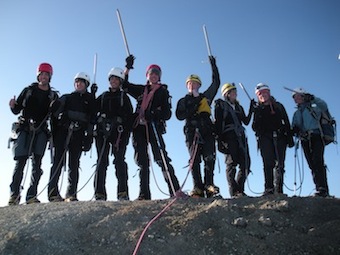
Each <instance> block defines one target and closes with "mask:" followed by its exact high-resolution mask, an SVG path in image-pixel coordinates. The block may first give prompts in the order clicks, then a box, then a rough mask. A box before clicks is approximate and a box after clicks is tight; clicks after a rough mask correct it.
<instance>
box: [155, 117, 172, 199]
mask: <svg viewBox="0 0 340 255" xmlns="http://www.w3.org/2000/svg"><path fill="white" fill-rule="evenodd" d="M151 126H152V130H153V132H154V134H155V137H156V141H157V145H158V148H159V151H160V154H161V157H162V161H163V164H164V168H165V172H166V174H167V176H168V178H169V183H170V186H171V189H172V192H173V194H174V196H175V195H176V190H175V187H174V184H173V183H172V179H171V176H170V173H169V167H168V164H167V161H166V159H165V155H164V151H163V148H162V145H161V142H160V139H159V136H158V132H157V129H156V125H155V122H154V121H152V122H151Z"/></svg>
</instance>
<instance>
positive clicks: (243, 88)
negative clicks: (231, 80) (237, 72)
mask: <svg viewBox="0 0 340 255" xmlns="http://www.w3.org/2000/svg"><path fill="white" fill-rule="evenodd" d="M238 85H240V87H241V89H242V90H243V91H244V92H245V93H246V95H247V97H248V98H249V100H250V101H251V100H252V98H251V97H250V96H249V94H248V91H247V90H246V88H245V87H244V86H243V84H242V83H241V82H239V83H238Z"/></svg>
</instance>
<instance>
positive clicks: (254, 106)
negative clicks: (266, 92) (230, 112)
mask: <svg viewBox="0 0 340 255" xmlns="http://www.w3.org/2000/svg"><path fill="white" fill-rule="evenodd" d="M256 107H257V104H256V102H255V99H252V100H250V105H249V113H251V112H254V111H255V108H256Z"/></svg>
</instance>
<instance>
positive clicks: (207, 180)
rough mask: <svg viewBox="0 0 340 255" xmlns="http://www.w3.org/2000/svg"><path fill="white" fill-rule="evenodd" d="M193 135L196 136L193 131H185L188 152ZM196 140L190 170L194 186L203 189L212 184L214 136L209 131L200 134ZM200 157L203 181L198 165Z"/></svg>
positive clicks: (214, 152) (214, 153) (214, 149)
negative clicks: (196, 144)
mask: <svg viewBox="0 0 340 255" xmlns="http://www.w3.org/2000/svg"><path fill="white" fill-rule="evenodd" d="M196 135H198V134H196ZM195 137H197V136H195V133H193V132H188V133H186V144H187V147H188V149H189V153H191V152H192V151H193V147H194V146H193V144H194V142H195V141H194V138H195ZM197 142H198V149H197V152H196V154H195V158H194V162H193V166H192V169H191V171H192V178H193V183H194V187H195V188H199V189H200V190H202V191H203V190H204V188H205V186H209V185H214V167H215V157H216V147H215V137H214V136H213V134H212V133H211V132H207V133H206V134H204V136H201V137H200V138H199V140H198V141H197ZM195 143H196V142H195ZM191 156H192V155H191ZM202 159H203V161H204V181H203V179H202V174H201V167H200V163H201V160H202Z"/></svg>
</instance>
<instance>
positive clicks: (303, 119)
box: [292, 88, 329, 197]
mask: <svg viewBox="0 0 340 255" xmlns="http://www.w3.org/2000/svg"><path fill="white" fill-rule="evenodd" d="M293 99H294V102H295V104H296V105H297V110H296V111H295V113H294V115H293V121H292V127H293V131H294V134H295V135H296V136H297V137H298V138H299V139H300V141H301V145H302V149H303V152H304V154H305V157H306V160H307V163H308V166H309V168H310V169H311V171H312V176H313V181H314V184H315V188H316V192H315V194H314V195H315V196H320V197H328V196H329V189H328V182H327V171H326V166H325V161H324V152H325V142H324V141H323V139H322V129H321V126H320V123H321V118H322V114H323V113H324V112H327V111H328V106H327V104H326V102H325V101H324V100H322V99H320V98H318V97H315V96H314V95H311V94H309V93H307V92H306V91H305V90H304V89H303V88H296V89H294V92H293Z"/></svg>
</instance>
